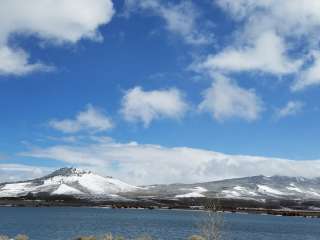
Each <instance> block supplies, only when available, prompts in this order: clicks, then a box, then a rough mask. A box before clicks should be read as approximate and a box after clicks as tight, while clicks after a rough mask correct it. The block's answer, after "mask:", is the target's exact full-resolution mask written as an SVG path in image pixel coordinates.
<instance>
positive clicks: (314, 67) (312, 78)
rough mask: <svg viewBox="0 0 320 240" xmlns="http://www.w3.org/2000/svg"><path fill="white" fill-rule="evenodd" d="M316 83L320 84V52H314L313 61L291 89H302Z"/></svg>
mask: <svg viewBox="0 0 320 240" xmlns="http://www.w3.org/2000/svg"><path fill="white" fill-rule="evenodd" d="M316 85H320V52H314V53H313V63H312V64H311V66H309V67H308V68H306V69H305V70H303V71H301V72H300V74H299V75H298V77H297V79H296V81H295V82H294V83H293V85H292V86H291V90H292V91H300V90H303V89H305V88H307V87H311V86H316Z"/></svg>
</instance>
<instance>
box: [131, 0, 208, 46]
mask: <svg viewBox="0 0 320 240" xmlns="http://www.w3.org/2000/svg"><path fill="white" fill-rule="evenodd" d="M126 7H127V10H128V11H129V12H132V11H135V10H143V11H147V12H148V13H150V14H152V15H156V16H159V17H161V18H162V19H163V20H164V21H165V24H166V25H165V27H166V28H167V30H168V31H170V32H173V33H175V34H178V35H180V36H182V37H183V39H184V40H185V41H186V43H189V44H193V45H201V44H208V43H211V42H212V40H213V37H212V34H210V33H209V32H206V31H202V30H200V27H199V26H200V20H199V19H200V13H199V11H198V9H197V8H196V7H195V6H194V4H193V3H192V2H191V1H181V2H180V3H175V4H173V3H166V4H165V3H163V1H161V0H126ZM201 25H202V28H205V26H204V24H203V22H201Z"/></svg>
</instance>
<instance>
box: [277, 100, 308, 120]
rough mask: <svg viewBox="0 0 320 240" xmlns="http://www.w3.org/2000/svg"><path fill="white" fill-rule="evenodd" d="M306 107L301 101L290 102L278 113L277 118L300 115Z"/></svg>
mask: <svg viewBox="0 0 320 240" xmlns="http://www.w3.org/2000/svg"><path fill="white" fill-rule="evenodd" d="M303 106H304V103H303V102H300V101H289V102H288V103H287V104H286V105H285V106H284V107H283V108H281V109H279V110H278V111H277V112H276V118H278V119H279V118H284V117H288V116H292V115H296V114H298V113H299V112H300V111H301V110H302V108H303Z"/></svg>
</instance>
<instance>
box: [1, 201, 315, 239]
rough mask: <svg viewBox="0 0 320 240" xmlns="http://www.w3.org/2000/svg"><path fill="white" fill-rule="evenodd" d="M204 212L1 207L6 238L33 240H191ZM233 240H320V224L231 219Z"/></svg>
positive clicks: (228, 220)
mask: <svg viewBox="0 0 320 240" xmlns="http://www.w3.org/2000/svg"><path fill="white" fill-rule="evenodd" d="M202 214H203V213H201V212H196V211H176V210H130V209H126V210H123V209H105V208H5V207H3V208H0V235H1V234H5V235H10V236H15V235H17V234H18V233H25V234H27V235H29V236H30V238H31V240H51V239H52V240H68V239H74V237H76V236H79V235H102V234H104V233H108V232H111V233H114V234H119V235H123V236H131V237H137V236H140V235H141V234H142V233H148V234H149V235H151V236H153V237H154V238H156V239H170V240H173V239H187V237H188V236H190V235H192V234H195V233H198V225H199V222H201V221H202V219H203V215H202ZM224 222H225V223H224V225H225V227H224V228H225V229H224V231H225V232H226V237H227V238H226V239H227V240H229V239H230V240H319V239H320V219H310V218H309V219H306V218H300V217H277V216H267V215H251V214H225V217H224Z"/></svg>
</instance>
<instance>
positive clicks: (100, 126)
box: [49, 104, 113, 133]
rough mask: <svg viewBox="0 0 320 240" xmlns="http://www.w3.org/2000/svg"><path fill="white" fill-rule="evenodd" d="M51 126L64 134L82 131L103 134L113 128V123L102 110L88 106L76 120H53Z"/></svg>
mask: <svg viewBox="0 0 320 240" xmlns="http://www.w3.org/2000/svg"><path fill="white" fill-rule="evenodd" d="M49 126H50V127H52V128H54V129H56V130H58V131H61V132H63V133H77V132H81V131H92V132H103V131H107V130H110V129H111V128H113V123H112V121H111V119H110V118H109V117H107V116H106V115H105V113H104V112H103V110H102V109H100V108H97V107H94V106H92V105H90V104H89V105H87V107H86V109H85V110H84V111H82V112H79V113H78V114H77V115H76V117H75V118H74V119H63V120H56V119H54V120H51V121H50V122H49Z"/></svg>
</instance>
